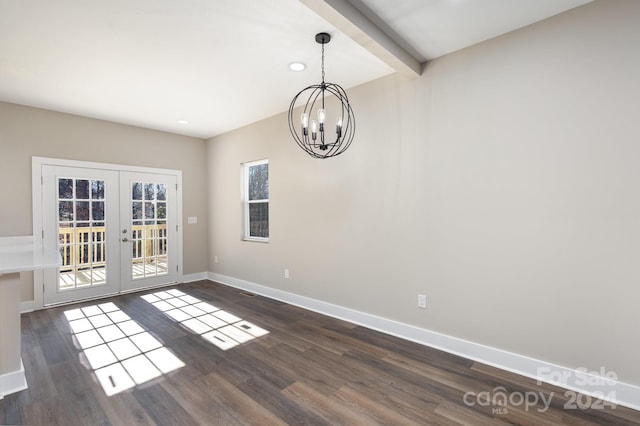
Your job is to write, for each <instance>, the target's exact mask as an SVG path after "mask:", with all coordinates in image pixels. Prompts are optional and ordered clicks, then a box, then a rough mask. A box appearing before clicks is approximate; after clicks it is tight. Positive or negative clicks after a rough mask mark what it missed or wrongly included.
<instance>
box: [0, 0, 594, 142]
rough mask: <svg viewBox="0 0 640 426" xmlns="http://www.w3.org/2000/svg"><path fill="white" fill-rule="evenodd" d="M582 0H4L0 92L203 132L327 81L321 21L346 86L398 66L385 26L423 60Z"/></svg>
mask: <svg viewBox="0 0 640 426" xmlns="http://www.w3.org/2000/svg"><path fill="white" fill-rule="evenodd" d="M588 1H590V0H397V1H388V0H351V1H350V3H345V0H110V1H90V0H89V1H87V0H84V1H83V0H56V1H51V0H0V101H6V102H12V103H17V104H22V105H28V106H34V107H39V108H45V109H50V110H55V111H62V112H67V113H72V114H77V115H82V116H86V117H93V118H99V119H104V120H109V121H114V122H118V123H125V124H130V125H135V126H141V127H147V128H152V129H158V130H163V131H168V132H173V133H179V134H184V135H189V136H195V137H199V138H209V137H212V136H215V135H218V134H221V133H224V132H227V131H229V130H232V129H235V128H238V127H241V126H244V125H247V124H250V123H252V122H255V121H258V120H261V119H263V118H266V117H269V116H272V115H274V114H277V113H280V112H283V111H286V110H287V109H288V107H289V102H290V101H291V99H292V98H293V96H294V95H295V94H296V93H297V92H298V91H299V90H301V89H302V88H304V87H305V86H307V85H309V84H314V83H317V82H319V80H320V47H319V45H318V44H317V43H316V42H315V40H314V36H315V34H316V33H318V32H320V31H327V32H329V33H331V35H332V41H331V43H330V44H329V45H327V47H326V59H325V62H326V80H327V81H330V82H334V83H339V84H340V85H342V86H343V87H344V88H350V87H353V86H356V85H359V84H362V83H365V82H367V81H371V80H373V79H376V78H379V77H382V76H384V75H388V74H390V73H393V72H395V71H396V70H399V68H398V67H397V66H396V65H395V63H394V62H393V61H391V62H390V61H389V60H388V56H389V55H386V56H385V55H383V54H380V49H372V48H371V46H370V44H371V43H363V42H362V40H363V38H366V37H367V36H369V35H372V34H373V36H372V37H373V38H374V39H376V40H380V36H379V35H377V36H376V35H375V34H376V33H378V32H379V31H377V30H378V28H381V29H382V30H383V32H384V33H385V34H386V35H388V36H389V39H390V40H392V41H395V43H396V44H397V45H398V46H400V47H401V48H404V50H405V51H406V52H408V53H409V54H410V55H411V56H412V57H413V58H411V59H412V60H414V61H415V60H417V61H418V62H424V61H425V60H429V59H433V58H434V57H437V56H441V55H443V54H446V53H449V52H452V51H455V50H458V49H461V48H463V47H466V46H469V45H472V44H475V43H478V42H480V41H483V40H486V39H488V38H491V37H494V36H497V35H500V34H503V33H506V32H508V31H512V30H514V29H517V28H520V27H522V26H525V25H528V24H530V23H533V22H536V21H539V20H541V19H544V18H546V17H549V16H552V15H555V14H557V13H560V12H562V11H564V10H567V9H570V8H573V7H576V6H578V5H580V4H584V3H587V2H588ZM314 4H315V7H314ZM318 4H320V5H321V6H320V7H318ZM325 4H330V5H331V8H334V7H335V8H336V10H340V11H343V10H345V7H347V9H348V8H351V9H353V7H352V5H353V6H355V8H356V9H357V10H356V12H358V11H359V13H361V14H362V15H363V16H366V17H367V18H368V20H367V19H365V20H364V21H367V22H365V24H366V25H363V24H362V22H361V21H362V20H359V19H358V17H357V16H356V17H355V19H354V14H353V13H349V14H347V13H342V12H341V13H342V14H338V15H339V16H337V17H336V13H333V12H335V11H333V12H332V13H327V12H326V11H323V10H322V9H323V7H324V5H325ZM345 4H346V6H345ZM356 15H357V14H356ZM345 17H347V18H346V19H345ZM346 20H349V21H350V22H354V23H355V26H354V28H355V27H356V26H357V29H356V30H352V31H346V30H345V28H346V27H345V24H344V22H345V21H346ZM371 22H373V23H375V24H377V27H378V28H375V27H374V26H372V25H370V24H371ZM337 28H340V30H338V29H337ZM341 30H342V31H341ZM354 31H356V32H359V34H355V36H354ZM367 33H369V34H367ZM346 34H349V36H347V35H346ZM385 34H383V35H385ZM355 40H357V41H358V42H356V41H355ZM358 43H361V44H363V45H365V47H363V46H361V45H360V44H358ZM381 44H382V45H384V44H385V43H384V42H382V43H381ZM387 44H388V43H387ZM391 51H392V52H394V50H393V49H391ZM395 52H396V54H397V50H396V51H395ZM406 52H404V53H406ZM293 61H302V62H304V63H306V64H307V69H306V70H305V71H303V72H299V73H294V72H292V71H289V69H288V64H289V63H290V62H293ZM416 63H417V62H416ZM0 119H1V117H0ZM178 120H188V122H189V124H186V125H181V124H178V123H177V121H178Z"/></svg>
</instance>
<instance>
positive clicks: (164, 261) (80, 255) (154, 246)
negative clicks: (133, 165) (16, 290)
mask: <svg viewBox="0 0 640 426" xmlns="http://www.w3.org/2000/svg"><path fill="white" fill-rule="evenodd" d="M42 217H43V227H42V229H43V243H44V244H45V245H47V246H50V247H52V246H57V248H58V250H59V251H60V255H61V257H62V266H61V267H60V268H58V269H57V270H48V271H45V273H44V276H43V279H44V286H43V288H44V294H43V304H44V305H49V304H55V303H62V302H70V301H74V300H81V299H86V298H95V297H100V296H105V295H108V294H114V293H118V292H123V291H130V290H136V289H139V288H143V287H149V286H155V285H162V284H169V283H173V282H176V281H177V279H178V261H177V259H178V256H177V255H176V254H177V249H176V247H177V239H178V228H177V182H176V176H175V175H162V174H151V173H140V172H127V171H118V170H107V169H93V168H82V167H68V166H57V165H42Z"/></svg>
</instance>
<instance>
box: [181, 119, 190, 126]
mask: <svg viewBox="0 0 640 426" xmlns="http://www.w3.org/2000/svg"><path fill="white" fill-rule="evenodd" d="M178 124H182V125H183V126H184V125H186V124H189V122H188V121H187V120H178Z"/></svg>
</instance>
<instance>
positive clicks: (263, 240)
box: [242, 237, 269, 243]
mask: <svg viewBox="0 0 640 426" xmlns="http://www.w3.org/2000/svg"><path fill="white" fill-rule="evenodd" d="M242 241H250V242H253V243H268V242H269V239H268V238H260V237H243V238H242Z"/></svg>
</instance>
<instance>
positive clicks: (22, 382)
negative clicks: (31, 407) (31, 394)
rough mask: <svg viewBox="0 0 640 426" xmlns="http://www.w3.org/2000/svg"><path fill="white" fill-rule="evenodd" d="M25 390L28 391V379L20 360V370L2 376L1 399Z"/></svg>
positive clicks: (0, 378)
mask: <svg viewBox="0 0 640 426" xmlns="http://www.w3.org/2000/svg"><path fill="white" fill-rule="evenodd" d="M25 389H27V377H26V376H25V375H24V365H23V364H22V360H20V370H18V371H12V372H11V373H5V374H1V375H0V399H3V398H4V396H5V395H10V394H12V393H15V392H19V391H21V390H25Z"/></svg>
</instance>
